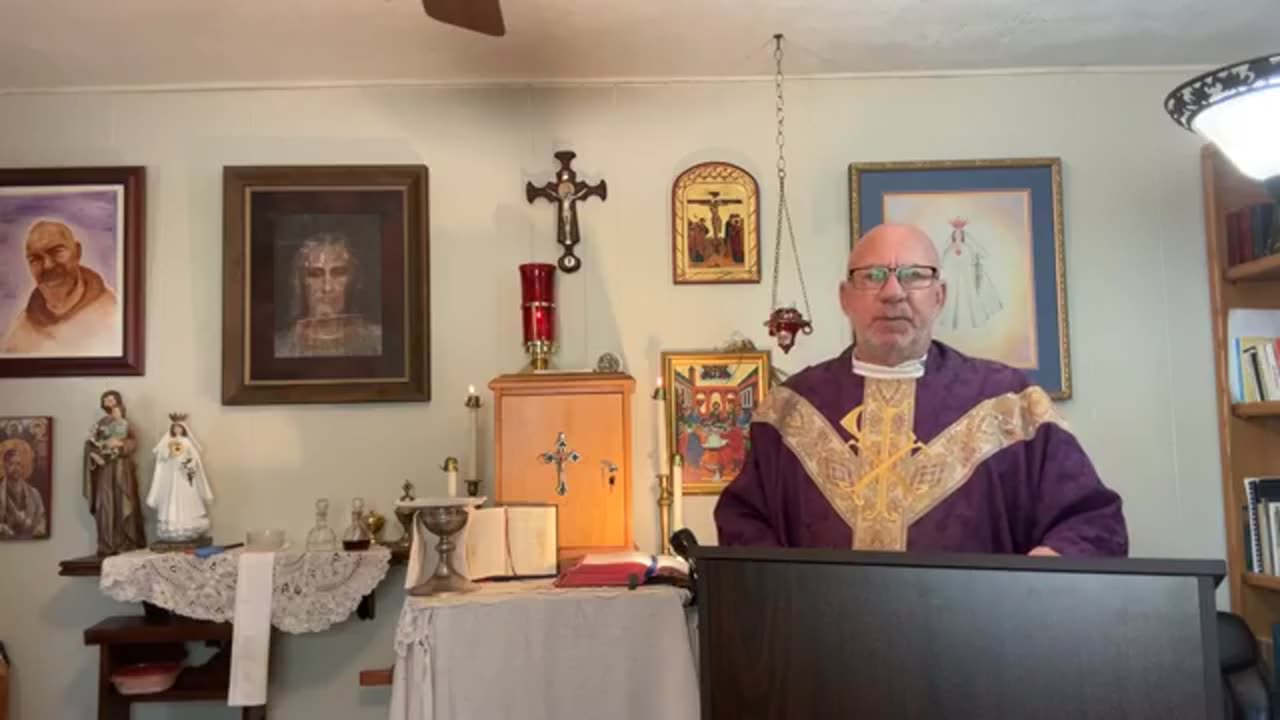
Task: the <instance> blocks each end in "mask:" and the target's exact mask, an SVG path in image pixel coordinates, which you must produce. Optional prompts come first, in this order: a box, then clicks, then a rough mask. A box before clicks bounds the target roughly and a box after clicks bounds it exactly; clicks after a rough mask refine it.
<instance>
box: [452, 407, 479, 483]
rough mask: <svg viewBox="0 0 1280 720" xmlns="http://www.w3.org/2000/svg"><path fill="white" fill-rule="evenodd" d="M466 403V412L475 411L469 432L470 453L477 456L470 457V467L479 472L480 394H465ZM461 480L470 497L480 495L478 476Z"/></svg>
mask: <svg viewBox="0 0 1280 720" xmlns="http://www.w3.org/2000/svg"><path fill="white" fill-rule="evenodd" d="M466 405H467V411H468V412H471V413H475V414H474V415H472V419H471V422H472V425H471V432H472V438H471V439H472V443H471V452H472V454H473V455H477V457H473V458H471V469H472V471H473V472H475V473H479V472H480V458H479V457H478V455H479V453H480V441H479V440H478V435H479V432H480V419H479V414H480V396H479V395H476V394H475V393H472V394H470V395H467V402H466ZM450 459H451V460H452V458H450ZM457 462H458V461H457V460H454V463H455V465H456V464H457ZM455 469H456V468H455ZM462 481H463V482H465V483H466V484H467V495H469V496H470V497H479V495H480V478H478V477H474V478H463V479H462Z"/></svg>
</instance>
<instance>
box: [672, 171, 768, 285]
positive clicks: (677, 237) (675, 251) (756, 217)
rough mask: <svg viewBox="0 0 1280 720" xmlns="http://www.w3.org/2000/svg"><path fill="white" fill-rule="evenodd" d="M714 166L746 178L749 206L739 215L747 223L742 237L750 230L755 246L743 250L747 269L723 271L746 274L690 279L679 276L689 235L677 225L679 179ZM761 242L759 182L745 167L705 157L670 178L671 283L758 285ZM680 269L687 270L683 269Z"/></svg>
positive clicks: (761, 271) (748, 233)
mask: <svg viewBox="0 0 1280 720" xmlns="http://www.w3.org/2000/svg"><path fill="white" fill-rule="evenodd" d="M717 168H719V169H723V170H725V171H729V172H735V173H741V174H742V175H743V176H745V177H746V179H747V180H750V181H751V207H749V208H747V209H746V210H745V211H744V213H743V214H744V216H745V217H746V218H747V220H748V223H749V225H748V228H747V230H746V232H747V238H746V239H748V240H749V239H750V236H751V234H752V232H753V231H754V235H755V245H756V247H755V252H752V253H747V254H746V255H745V259H746V261H747V268H746V269H745V270H742V271H741V272H737V271H735V272H734V273H729V272H727V271H726V272H725V273H724V274H726V275H734V274H746V275H747V277H737V278H733V277H731V278H705V279H701V280H694V279H690V278H687V277H685V278H681V277H680V272H681V258H680V252H681V245H682V244H683V245H684V246H685V248H686V249H687V248H688V244H689V238H688V237H686V236H685V233H687V232H688V229H687V228H686V227H681V221H682V220H683V219H684V216H683V215H682V214H681V213H680V210H679V198H680V181H681V179H683V178H684V177H685V176H688V175H693V176H695V177H696V176H697V175H699V174H706V173H708V172H712V171H714V170H715V169H717ZM682 239H683V242H682ZM761 242H762V238H761V234H760V182H759V181H758V180H756V178H755V176H754V175H752V174H751V173H750V172H748V171H747V169H746V168H743V167H740V166H738V165H735V164H733V163H730V162H724V161H723V160H709V161H707V162H701V163H698V164H696V165H692V166H690V167H687V168H685V169H684V170H681V171H680V173H679V174H678V175H676V178H675V180H672V181H671V282H672V284H673V285H759V284H760V278H761V277H762V274H763V270H762V268H761V257H762V253H761V250H760V245H761ZM746 250H747V248H745V247H744V248H743V251H744V252H746ZM684 272H685V273H688V272H689V270H688V269H687V268H685V269H684Z"/></svg>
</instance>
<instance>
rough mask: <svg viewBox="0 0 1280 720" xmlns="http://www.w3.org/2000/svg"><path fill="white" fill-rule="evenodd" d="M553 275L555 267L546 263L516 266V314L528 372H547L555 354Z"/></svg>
mask: <svg viewBox="0 0 1280 720" xmlns="http://www.w3.org/2000/svg"><path fill="white" fill-rule="evenodd" d="M555 273H556V266H555V265H552V264H550V263H525V264H523V265H521V266H520V311H521V314H522V316H523V319H524V349H525V352H526V353H528V354H529V366H528V368H527V369H529V370H546V369H547V368H549V367H550V366H551V354H552V353H553V352H555V351H556V300H555Z"/></svg>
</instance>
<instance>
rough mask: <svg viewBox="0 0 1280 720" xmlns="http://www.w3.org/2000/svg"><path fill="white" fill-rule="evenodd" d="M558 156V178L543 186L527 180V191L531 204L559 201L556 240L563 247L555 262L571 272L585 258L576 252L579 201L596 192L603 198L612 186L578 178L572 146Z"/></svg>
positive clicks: (557, 154)
mask: <svg viewBox="0 0 1280 720" xmlns="http://www.w3.org/2000/svg"><path fill="white" fill-rule="evenodd" d="M555 157H556V159H557V160H559V161H560V169H559V170H557V171H556V177H555V179H554V180H552V181H551V182H548V183H547V184H545V185H543V186H542V187H538V186H536V185H534V184H533V183H531V182H526V183H525V185H524V194H525V197H526V198H528V200H529V202H530V203H531V204H532V203H533V201H534V200H537V199H538V198H542V199H543V200H547V201H549V202H553V203H555V204H556V242H558V243H560V246H561V247H562V248H564V250H563V252H562V253H561V254H560V260H559V262H558V263H556V264H557V265H559V267H560V269H561V270H563V271H564V272H567V273H572V272H577V271H578V270H579V269H581V268H582V261H581V260H579V259H578V256H577V255H574V254H573V247H574V246H575V245H577V244H578V242H579V241H580V240H581V237H580V236H579V234H578V201H579V200H586V199H587V198H589V197H591V196H593V195H594V196H596V197H598V198H600V200H601V201H604V200H606V199H607V195H608V192H609V190H608V186H606V185H605V181H604V180H601V181H600V182H598V183H596V184H595V185H590V184H588V183H585V182H583V181H581V180H579V179H578V173H576V172H574V170H573V168H571V167H569V166H570V165H571V164H572V163H573V159H574V158H575V157H577V155H576V154H575V153H574V152H573V151H572V150H561V151H560V152H557V153H556V154H555Z"/></svg>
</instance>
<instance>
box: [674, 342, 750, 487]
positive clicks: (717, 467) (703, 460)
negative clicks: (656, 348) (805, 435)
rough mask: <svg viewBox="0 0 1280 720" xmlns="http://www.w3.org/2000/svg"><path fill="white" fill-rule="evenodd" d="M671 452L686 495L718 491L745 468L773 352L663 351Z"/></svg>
mask: <svg viewBox="0 0 1280 720" xmlns="http://www.w3.org/2000/svg"><path fill="white" fill-rule="evenodd" d="M663 373H664V378H663V385H664V386H665V387H666V388H668V391H667V396H666V397H667V406H666V415H667V417H666V428H667V435H668V441H669V443H670V448H671V452H673V453H679V454H680V456H681V457H682V458H683V459H684V478H683V479H684V483H683V490H684V492H685V493H686V494H692V495H698V494H715V493H718V492H720V491H721V490H722V489H723V488H724V486H725V485H727V484H728V483H730V482H732V481H733V479H734V478H736V477H737V476H738V473H740V472H741V471H742V466H743V463H744V462H745V460H746V457H747V450H748V449H749V448H750V442H751V433H750V425H751V415H752V413H753V412H754V411H755V408H756V407H758V406H759V404H760V402H761V401H762V400H763V399H764V397H765V394H766V393H767V392H768V391H769V353H768V352H732V353H678V352H668V353H663Z"/></svg>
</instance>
